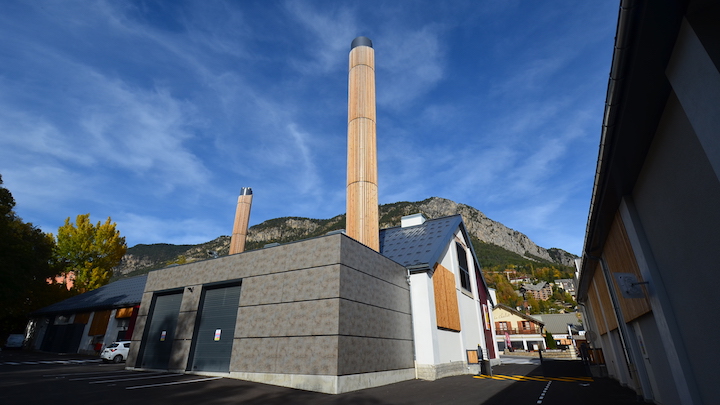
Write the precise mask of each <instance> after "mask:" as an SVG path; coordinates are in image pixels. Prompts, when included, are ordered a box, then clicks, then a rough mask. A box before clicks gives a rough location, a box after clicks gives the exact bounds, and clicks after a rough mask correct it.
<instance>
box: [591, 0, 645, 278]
mask: <svg viewBox="0 0 720 405" xmlns="http://www.w3.org/2000/svg"><path fill="white" fill-rule="evenodd" d="M636 8H637V6H636V0H622V2H621V3H620V11H619V14H618V23H617V33H616V35H615V49H614V51H613V57H612V63H611V66H610V77H609V79H608V90H607V96H606V99H605V111H604V114H603V123H602V132H601V136H600V148H599V151H598V162H597V166H596V168H595V180H594V183H593V190H592V197H591V199H590V209H589V213H588V222H587V227H586V228H585V242H584V246H583V261H582V265H581V269H580V277H579V278H580V279H582V278H583V275H584V273H585V272H586V263H587V260H586V258H587V256H588V255H589V253H590V252H591V251H593V250H594V249H597V248H598V247H599V246H590V243H592V240H591V237H592V234H593V232H594V230H595V228H596V226H597V224H596V221H595V218H596V216H595V215H594V214H595V213H597V211H598V210H599V209H600V206H601V203H602V201H599V200H600V199H601V197H600V196H599V194H600V191H602V190H603V189H604V188H605V187H606V184H607V179H606V176H607V172H606V171H603V168H604V165H605V162H607V161H608V160H609V157H610V156H609V155H610V153H611V150H610V148H609V145H608V137H609V136H610V135H611V134H612V132H613V131H614V130H615V123H616V120H617V115H618V110H619V109H620V101H619V100H620V94H621V93H622V89H623V87H624V82H623V78H624V77H623V72H625V70H626V65H627V54H628V52H629V51H628V48H629V42H630V39H629V38H630V35H629V32H630V31H631V29H632V27H633V21H634V19H633V18H631V17H632V16H633V14H634V13H635V10H636ZM578 287H579V286H578Z"/></svg>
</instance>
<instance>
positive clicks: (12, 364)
mask: <svg viewBox="0 0 720 405" xmlns="http://www.w3.org/2000/svg"><path fill="white" fill-rule="evenodd" d="M3 365H7V366H19V365H20V363H15V362H14V361H6V362H5V363H3Z"/></svg>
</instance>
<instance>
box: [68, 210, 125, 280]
mask: <svg viewBox="0 0 720 405" xmlns="http://www.w3.org/2000/svg"><path fill="white" fill-rule="evenodd" d="M115 225H116V224H115V223H114V222H111V219H110V217H108V219H107V220H106V221H105V223H101V222H100V221H98V223H97V224H96V225H93V224H92V223H91V222H90V214H84V215H78V216H77V218H76V220H75V223H74V224H73V223H72V222H70V218H69V217H68V218H67V219H66V220H65V224H64V225H63V226H61V227H60V228H59V229H58V234H57V243H56V248H55V253H54V257H55V260H56V262H57V264H58V266H59V267H58V268H59V269H61V274H60V275H61V276H64V279H65V280H69V281H71V282H72V288H71V291H74V292H76V293H84V292H88V291H90V290H94V289H96V288H98V287H102V286H104V285H105V284H107V283H108V282H110V278H111V277H112V275H113V271H112V269H113V267H115V266H117V265H118V264H120V261H121V260H122V257H123V256H124V255H125V252H126V251H127V244H126V243H125V238H124V237H121V236H120V231H118V230H116V229H115Z"/></svg>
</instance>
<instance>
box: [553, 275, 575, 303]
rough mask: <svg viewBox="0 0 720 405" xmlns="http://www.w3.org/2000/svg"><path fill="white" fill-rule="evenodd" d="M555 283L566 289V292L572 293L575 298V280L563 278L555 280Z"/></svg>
mask: <svg viewBox="0 0 720 405" xmlns="http://www.w3.org/2000/svg"><path fill="white" fill-rule="evenodd" d="M555 285H556V286H558V287H559V288H562V289H563V290H565V292H566V293H568V294H570V295H571V296H572V297H573V299H575V280H573V279H571V278H561V279H558V280H555Z"/></svg>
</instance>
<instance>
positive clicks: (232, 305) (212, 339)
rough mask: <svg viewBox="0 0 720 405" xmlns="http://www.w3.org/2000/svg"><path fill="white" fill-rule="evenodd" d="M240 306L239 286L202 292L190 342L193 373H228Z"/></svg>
mask: <svg viewBox="0 0 720 405" xmlns="http://www.w3.org/2000/svg"><path fill="white" fill-rule="evenodd" d="M239 303H240V286H239V285H233V286H225V287H220V288H213V289H207V290H204V292H203V297H202V302H201V305H202V309H201V310H200V319H199V320H198V321H197V327H196V333H195V338H194V339H193V344H194V345H195V347H194V351H193V357H192V365H191V366H190V369H191V370H192V371H219V372H227V371H229V369H230V357H231V355H232V344H233V336H234V334H235V333H234V332H235V320H236V319H237V311H238V305H239Z"/></svg>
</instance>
